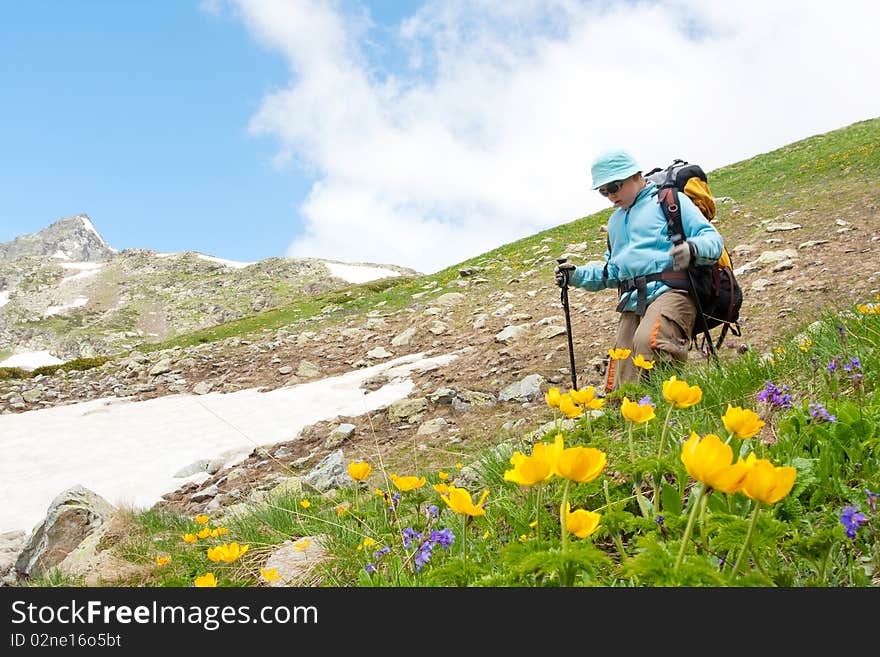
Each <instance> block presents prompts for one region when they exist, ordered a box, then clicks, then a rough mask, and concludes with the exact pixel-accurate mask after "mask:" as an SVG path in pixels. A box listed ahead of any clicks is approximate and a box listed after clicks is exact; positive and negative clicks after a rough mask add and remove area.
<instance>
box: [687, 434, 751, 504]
mask: <svg viewBox="0 0 880 657" xmlns="http://www.w3.org/2000/svg"><path fill="white" fill-rule="evenodd" d="M681 462H682V463H684V467H685V469H686V470H687V472H688V474H689V475H690V476H691V477H693V478H694V479H696V480H697V481H702V482H703V483H704V484H706V485H707V486H710V487H711V488H714V489H716V490H720V491H721V492H722V493H735V492H737V491H738V490H739V489H740V488H741V487H742V484H743V481H744V480H745V477H746V475H747V474H748V471H749V465H748V464H747V463H746V462H744V461H743V460H742V459H739V460H738V461H737V462H736V463H734V462H733V448H732V447H731V446H730V445H725V444H724V443H723V442H722V441H721V438H719V437H718V436H716V435H715V434H714V433H707V434H706V435H705V436H704V437H703V438H700V436H699V435H697V434H696V433H691V436H690V438H688V439H687V441H685V443H684V445H683V446H682V448H681Z"/></svg>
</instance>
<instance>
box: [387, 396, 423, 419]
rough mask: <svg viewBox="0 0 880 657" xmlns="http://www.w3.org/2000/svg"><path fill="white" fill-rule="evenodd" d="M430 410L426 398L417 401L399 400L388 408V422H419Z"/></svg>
mask: <svg viewBox="0 0 880 657" xmlns="http://www.w3.org/2000/svg"><path fill="white" fill-rule="evenodd" d="M427 410H428V400H427V399H426V398H424V397H418V398H416V399H398V400H397V401H395V402H392V403H391V404H390V405H389V406H388V421H389V422H391V423H397V422H418V421H419V420H420V419H421V418H422V416H423V415H424V414H425V412H426V411H427Z"/></svg>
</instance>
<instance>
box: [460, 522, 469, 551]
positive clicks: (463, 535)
mask: <svg viewBox="0 0 880 657" xmlns="http://www.w3.org/2000/svg"><path fill="white" fill-rule="evenodd" d="M467 520H468V516H467V514H466V513H462V514H461V558H462V559H464V560H467V551H466V550H465V549H464V544H465V541H466V540H467Z"/></svg>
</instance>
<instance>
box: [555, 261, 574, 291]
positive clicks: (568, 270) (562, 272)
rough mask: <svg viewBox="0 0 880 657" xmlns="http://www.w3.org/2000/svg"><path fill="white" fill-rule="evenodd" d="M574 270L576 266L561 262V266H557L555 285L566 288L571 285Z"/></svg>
mask: <svg viewBox="0 0 880 657" xmlns="http://www.w3.org/2000/svg"><path fill="white" fill-rule="evenodd" d="M575 269H577V266H576V265H573V264H571V263H570V262H563V263H562V264H561V265H557V267H556V284H557V285H558V286H559V287H568V286H569V284H570V283H571V277H572V276H574V270H575Z"/></svg>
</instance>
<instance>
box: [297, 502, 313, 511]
mask: <svg viewBox="0 0 880 657" xmlns="http://www.w3.org/2000/svg"><path fill="white" fill-rule="evenodd" d="M299 505H300V506H301V507H302V508H304V509H308V508H309V507H310V506H312V503H311V502H309V501H308V500H301V501H300V503H299Z"/></svg>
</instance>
